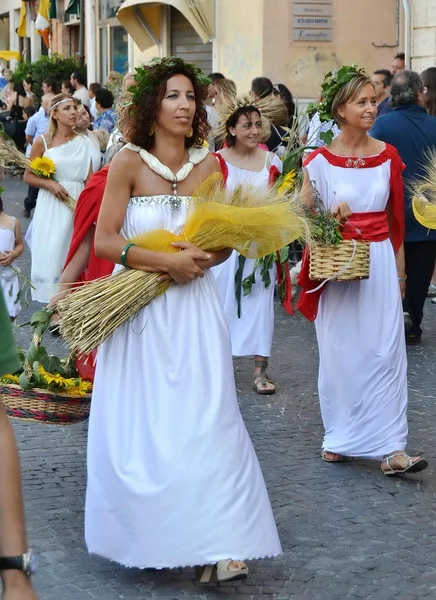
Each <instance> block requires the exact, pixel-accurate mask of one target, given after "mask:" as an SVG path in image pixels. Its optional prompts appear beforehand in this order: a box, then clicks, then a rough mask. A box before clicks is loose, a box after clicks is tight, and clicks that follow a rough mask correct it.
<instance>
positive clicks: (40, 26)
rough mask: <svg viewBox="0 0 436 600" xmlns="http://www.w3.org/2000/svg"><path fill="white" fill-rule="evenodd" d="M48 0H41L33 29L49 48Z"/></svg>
mask: <svg viewBox="0 0 436 600" xmlns="http://www.w3.org/2000/svg"><path fill="white" fill-rule="evenodd" d="M49 19H50V0H41V1H40V3H39V9H38V15H37V17H36V21H35V29H36V31H37V32H38V33H39V35H40V36H41V37H42V39H43V40H44V44H45V45H46V47H47V48H50V20H49Z"/></svg>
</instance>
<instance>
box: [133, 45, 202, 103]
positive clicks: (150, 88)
mask: <svg viewBox="0 0 436 600" xmlns="http://www.w3.org/2000/svg"><path fill="white" fill-rule="evenodd" d="M169 69H188V70H189V71H191V73H192V75H193V77H194V78H195V80H196V81H197V82H198V83H199V85H200V86H203V87H206V86H208V85H209V84H210V82H211V81H210V79H209V77H206V75H205V74H204V73H203V71H202V70H201V69H199V68H198V67H197V66H196V65H194V64H191V63H187V62H185V61H184V60H183V59H181V58H177V57H176V56H166V57H164V58H158V57H156V58H153V59H152V60H151V61H150V62H149V63H148V64H147V65H145V66H144V67H136V69H135V71H136V75H135V78H134V79H135V84H134V85H132V86H130V87H129V89H128V91H129V92H130V93H131V94H132V101H133V103H134V104H139V103H140V101H141V98H142V96H143V95H144V94H146V93H154V92H155V91H156V89H157V87H158V86H159V85H160V84H161V83H162V80H163V77H166V76H167V74H168V70H169Z"/></svg>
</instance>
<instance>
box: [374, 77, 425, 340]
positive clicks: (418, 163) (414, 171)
mask: <svg viewBox="0 0 436 600" xmlns="http://www.w3.org/2000/svg"><path fill="white" fill-rule="evenodd" d="M423 92H424V88H423V83H422V81H421V78H420V76H419V75H418V73H414V72H413V71H402V72H400V73H398V75H396V76H395V77H394V79H393V82H392V85H391V104H392V107H393V109H394V110H393V111H392V112H390V113H389V114H387V115H383V116H382V117H380V118H379V119H377V120H376V122H375V124H374V127H373V128H372V129H371V131H370V132H369V133H370V135H372V136H373V137H375V138H377V139H379V140H382V141H383V142H387V143H389V144H392V146H394V147H395V148H396V149H397V150H398V152H399V154H400V156H401V158H402V160H403V162H404V164H405V165H406V168H405V170H404V171H403V180H404V185H405V190H404V191H405V194H404V201H405V220H406V237H405V243H404V253H405V258H406V276H407V281H406V298H405V301H404V311H405V313H406V314H405V325H406V341H407V342H408V343H409V344H419V343H420V341H421V335H422V330H421V321H422V316H423V308H424V302H425V298H426V295H427V290H428V286H429V285H430V281H431V277H432V273H433V267H434V264H435V257H436V231H431V232H429V231H428V230H427V229H425V228H424V227H422V225H420V224H419V223H418V221H416V219H415V218H414V216H413V211H412V206H411V202H412V197H411V192H410V190H409V188H408V184H409V183H410V182H411V181H413V180H415V179H417V178H419V177H421V176H422V175H423V165H424V164H425V161H426V155H427V153H428V152H429V151H435V150H436V117H432V116H430V115H428V114H427V112H426V111H425V109H424V107H423Z"/></svg>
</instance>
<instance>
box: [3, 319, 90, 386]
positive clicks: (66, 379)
mask: <svg viewBox="0 0 436 600" xmlns="http://www.w3.org/2000/svg"><path fill="white" fill-rule="evenodd" d="M52 314H53V310H39V311H37V312H35V313H34V314H33V315H32V317H31V320H30V325H31V327H32V332H33V333H32V340H31V344H30V346H29V349H28V350H27V352H23V351H21V352H20V355H21V360H22V366H21V368H20V370H19V371H18V372H16V373H9V374H7V375H3V376H2V377H0V384H6V385H19V386H20V387H21V388H22V389H23V390H31V389H33V388H38V389H44V390H51V391H53V392H56V393H60V394H66V395H68V396H76V397H84V396H88V395H89V394H90V393H91V391H92V383H91V382H90V381H86V380H84V379H82V378H81V377H79V376H78V375H77V371H76V369H75V366H74V360H73V358H74V357H73V356H71V355H70V356H69V357H67V358H66V359H60V358H59V357H57V356H54V355H49V354H48V353H47V350H46V349H45V348H44V346H42V345H41V342H42V338H43V336H44V334H45V332H46V331H47V329H48V326H49V323H50V318H51V316H52Z"/></svg>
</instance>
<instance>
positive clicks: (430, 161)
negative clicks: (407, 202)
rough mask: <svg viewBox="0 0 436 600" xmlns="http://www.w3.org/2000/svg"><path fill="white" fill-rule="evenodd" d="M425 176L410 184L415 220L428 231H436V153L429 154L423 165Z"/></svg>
mask: <svg viewBox="0 0 436 600" xmlns="http://www.w3.org/2000/svg"><path fill="white" fill-rule="evenodd" d="M422 166H423V175H422V177H420V178H419V179H417V180H416V181H414V182H412V184H410V186H409V187H410V190H411V192H412V194H413V198H412V209H413V214H414V216H415V219H416V220H417V221H418V223H420V224H421V225H422V226H423V227H426V228H427V229H436V152H435V151H434V150H432V151H430V152H428V153H427V154H426V156H425V159H424V163H423V165H422Z"/></svg>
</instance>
